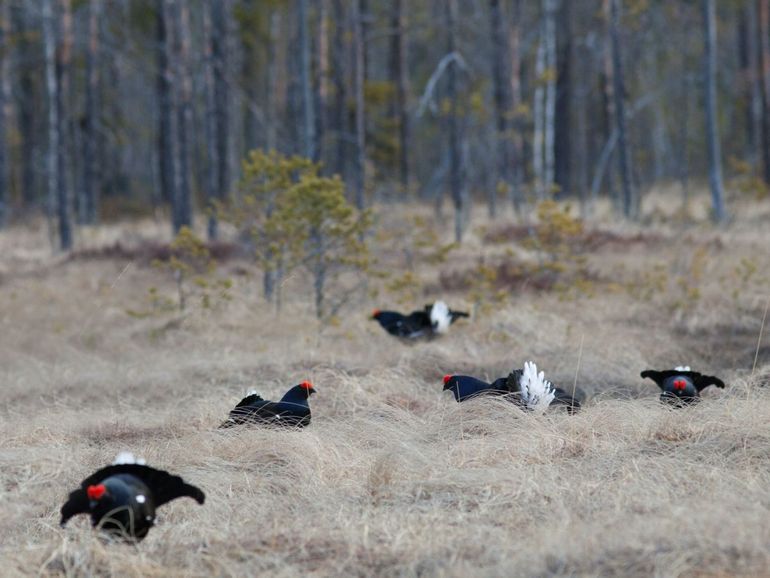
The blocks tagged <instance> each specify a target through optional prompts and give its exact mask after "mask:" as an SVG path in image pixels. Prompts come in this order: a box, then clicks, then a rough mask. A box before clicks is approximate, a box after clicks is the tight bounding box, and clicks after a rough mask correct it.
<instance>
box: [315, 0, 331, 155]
mask: <svg viewBox="0 0 770 578" xmlns="http://www.w3.org/2000/svg"><path fill="white" fill-rule="evenodd" d="M314 52H315V55H316V82H315V83H314V87H315V90H314V95H315V108H316V123H315V136H316V142H315V160H316V161H321V162H325V160H326V157H327V155H326V127H327V124H328V119H327V117H328V114H327V112H328V106H329V0H318V37H317V49H316V50H315V51H314Z"/></svg>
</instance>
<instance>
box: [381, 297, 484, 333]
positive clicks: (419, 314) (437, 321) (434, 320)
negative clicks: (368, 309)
mask: <svg viewBox="0 0 770 578" xmlns="http://www.w3.org/2000/svg"><path fill="white" fill-rule="evenodd" d="M461 317H469V315H468V313H465V312H464V311H453V310H451V309H449V307H448V306H447V304H446V303H444V302H443V301H436V302H435V303H433V304H432V305H426V306H425V307H424V308H423V309H422V310H420V311H412V312H411V313H410V314H409V315H404V314H403V313H399V312H397V311H381V310H379V309H375V310H374V312H373V313H372V319H374V320H376V321H378V322H379V324H380V325H381V326H382V328H383V329H385V331H387V332H388V333H390V334H391V335H393V336H395V337H400V338H402V339H418V338H421V337H426V338H430V337H435V336H436V335H440V334H443V333H446V332H447V331H449V326H450V325H452V324H453V323H454V322H455V321H457V320H458V319H460V318H461Z"/></svg>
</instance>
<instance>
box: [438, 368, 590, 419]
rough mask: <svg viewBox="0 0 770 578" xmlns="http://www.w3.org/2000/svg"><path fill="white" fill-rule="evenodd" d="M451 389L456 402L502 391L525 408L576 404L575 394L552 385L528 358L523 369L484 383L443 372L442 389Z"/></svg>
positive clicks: (574, 406)
mask: <svg viewBox="0 0 770 578" xmlns="http://www.w3.org/2000/svg"><path fill="white" fill-rule="evenodd" d="M447 390H449V391H451V392H452V395H454V398H455V400H457V401H458V402H461V401H465V400H467V399H470V398H473V397H476V396H479V395H504V396H510V400H511V401H513V402H514V403H516V404H517V405H519V406H520V407H522V408H524V409H528V410H544V409H546V408H548V407H549V406H557V405H558V406H563V407H566V409H567V410H568V411H569V412H570V413H573V412H575V411H577V410H578V409H579V408H580V401H579V400H578V399H577V397H576V396H573V395H570V394H569V393H567V392H566V391H565V390H563V389H561V388H559V387H555V386H554V385H553V384H552V383H551V382H550V381H548V380H547V379H545V374H544V372H542V371H540V372H538V370H537V365H535V363H534V362H531V361H528V362H526V363H525V364H524V368H523V369H514V370H513V371H512V372H511V373H510V374H509V375H508V376H507V377H501V378H499V379H496V380H495V381H493V382H492V383H487V382H485V381H482V380H480V379H477V378H475V377H471V376H469V375H445V376H444V391H447Z"/></svg>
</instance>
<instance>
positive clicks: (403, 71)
mask: <svg viewBox="0 0 770 578" xmlns="http://www.w3.org/2000/svg"><path fill="white" fill-rule="evenodd" d="M403 5H404V0H393V8H392V12H391V20H390V23H391V28H392V29H393V35H392V36H391V46H390V71H391V72H390V76H391V81H392V82H393V83H394V85H395V87H396V98H395V101H394V109H393V116H394V117H395V118H396V122H397V125H398V176H399V184H400V187H401V191H400V193H401V198H402V199H403V198H405V197H406V196H407V195H408V194H409V191H410V190H411V188H412V187H411V167H410V166H409V161H410V157H411V150H410V145H411V143H410V138H411V136H410V135H411V126H410V119H409V104H408V101H409V62H408V56H407V35H406V15H405V12H404V6H403Z"/></svg>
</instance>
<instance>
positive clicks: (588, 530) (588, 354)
mask: <svg viewBox="0 0 770 578" xmlns="http://www.w3.org/2000/svg"><path fill="white" fill-rule="evenodd" d="M655 200H656V199H651V200H650V201H649V204H648V205H646V206H645V215H646V217H645V221H644V224H640V225H633V226H631V225H627V224H619V223H616V222H613V221H612V220H611V219H609V218H600V219H598V220H597V222H596V223H594V224H592V225H590V226H589V229H590V232H592V233H594V234H593V236H590V235H589V237H590V238H591V239H594V241H591V242H586V247H587V249H586V252H585V255H584V257H585V259H587V265H586V267H587V270H588V271H590V272H591V279H592V284H591V289H590V291H587V292H586V293H583V292H578V293H572V292H569V291H566V292H565V291H557V290H553V289H552V288H551V289H548V288H545V287H540V286H539V285H537V284H534V283H533V284H531V285H528V284H527V282H526V280H524V282H523V283H520V284H519V285H516V286H515V287H516V288H515V289H511V288H510V287H508V288H503V289H504V291H505V295H504V296H503V298H502V299H500V300H499V301H498V300H493V299H491V298H490V300H489V301H488V302H483V301H480V302H479V303H476V304H475V305H479V306H474V303H473V302H472V300H471V298H470V297H469V292H468V291H467V290H465V289H464V288H463V286H462V283H461V282H457V281H456V279H457V278H463V277H462V273H463V271H466V272H467V271H468V270H471V269H472V268H473V267H474V266H475V265H474V264H475V263H476V262H477V261H478V260H479V258H480V256H484V258H485V259H486V260H487V261H486V262H488V263H491V262H493V261H494V259H495V258H501V256H502V255H507V256H508V257H509V258H510V259H524V260H526V259H528V258H529V259H533V258H534V257H533V256H532V255H531V251H528V250H526V249H523V248H521V247H520V246H519V244H518V243H517V242H516V241H515V240H514V241H510V242H505V241H504V239H505V238H506V237H505V236H506V234H507V233H505V224H504V223H503V222H502V221H501V222H500V223H499V224H495V225H489V223H488V222H486V219H485V217H484V214H483V211H482V210H481V209H478V210H477V212H478V214H477V215H475V216H474V221H473V223H474V224H473V226H471V228H470V229H469V233H468V238H467V240H466V242H465V243H464V245H463V247H462V248H461V249H457V250H455V251H453V252H451V253H450V254H449V257H448V259H447V260H446V261H445V262H444V263H440V264H435V265H423V266H420V267H419V270H418V275H419V278H420V279H421V281H422V282H423V283H424V286H425V287H426V290H425V291H424V292H422V293H421V294H420V295H419V297H417V300H416V302H413V303H412V304H413V305H414V306H417V307H421V306H422V305H423V304H424V303H426V302H428V301H431V300H433V299H437V298H443V299H446V300H447V301H448V302H449V304H450V305H451V306H453V307H456V308H468V309H471V310H473V311H474V316H473V318H472V319H471V320H470V321H461V322H458V323H457V324H456V325H454V326H453V327H452V331H451V332H450V333H449V335H447V336H446V337H444V338H442V339H437V340H434V341H431V342H424V343H418V344H414V345H406V344H403V343H400V342H398V341H397V340H395V339H393V338H390V337H389V336H388V335H386V334H385V333H384V332H383V331H382V330H381V329H380V328H379V327H378V326H377V324H376V323H373V322H371V321H370V320H369V319H368V316H369V312H370V311H371V310H372V308H374V307H375V306H381V307H385V306H390V307H394V308H395V307H402V306H400V305H398V303H397V300H396V298H397V296H395V295H392V294H388V293H387V292H385V291H384V290H382V288H380V289H381V291H380V293H379V295H378V296H376V297H374V296H366V295H363V296H360V297H357V298H356V299H355V300H353V301H352V302H351V303H350V305H349V307H348V308H347V309H345V310H344V313H343V315H341V317H340V319H339V322H338V323H335V324H334V325H331V326H327V327H324V328H323V330H321V331H319V326H318V324H317V322H316V321H315V319H314V317H313V315H312V311H311V308H310V305H309V298H308V297H307V295H308V287H307V285H308V284H307V283H304V282H303V278H302V276H301V275H299V274H298V275H297V276H295V277H293V278H292V279H290V281H289V283H287V287H286V303H285V306H284V311H283V313H282V315H281V316H280V317H277V316H276V315H275V314H274V313H273V311H272V310H271V309H270V307H268V306H267V305H265V303H264V301H263V300H262V298H261V296H260V291H259V278H258V276H257V275H256V273H255V272H254V270H253V266H252V265H251V264H249V263H248V262H247V261H241V260H239V259H230V260H227V261H224V262H223V263H222V264H221V270H222V272H223V273H224V274H227V275H229V276H231V277H232V278H233V279H234V280H235V286H234V288H233V291H232V296H233V298H232V300H231V301H230V302H229V303H225V304H221V305H217V306H216V307H214V308H213V309H212V310H201V309H196V308H191V310H190V311H188V312H187V313H186V315H184V316H183V317H179V316H175V315H152V316H148V317H143V318H140V317H137V316H135V315H134V316H132V315H129V314H128V313H127V311H128V310H132V309H137V308H141V307H142V304H143V302H144V301H145V300H146V294H147V290H148V288H149V287H152V286H157V287H159V288H161V289H162V290H172V289H173V286H172V283H170V282H169V280H168V278H167V277H164V275H163V273H162V272H160V271H158V270H157V269H155V268H153V267H151V266H150V265H149V264H148V263H147V262H146V260H143V259H142V258H140V257H132V256H131V253H130V252H127V254H126V255H124V256H120V255H115V254H113V253H111V252H110V251H104V252H102V253H100V252H99V250H98V249H99V248H100V247H110V246H112V245H113V244H114V243H115V242H116V241H118V240H120V241H121V243H122V246H123V247H141V246H142V244H143V243H148V242H150V241H153V242H157V241H159V240H161V241H162V240H163V239H164V238H165V240H166V241H167V240H168V238H167V237H168V233H167V231H166V226H165V223H163V225H160V224H153V223H147V222H144V223H138V224H123V225H119V226H118V225H106V226H104V227H103V228H99V229H97V230H93V231H86V232H84V233H82V235H83V237H82V238H81V239H80V240H79V246H80V247H81V248H84V247H85V248H91V249H94V250H93V251H91V252H88V253H84V254H81V256H80V257H77V256H76V257H74V258H66V257H64V256H56V255H51V253H50V250H49V248H48V247H49V245H48V241H47V236H46V232H45V229H44V228H43V227H42V225H41V226H40V227H38V228H35V227H32V228H13V229H11V230H8V231H4V232H2V233H0V392H1V393H2V395H1V396H0V563H1V564H2V566H1V567H0V574H1V575H2V576H4V577H5V576H9V577H10V576H27V575H43V576H137V577H147V576H157V577H164V578H165V577H172V576H458V577H459V576H583V575H587V576H595V575H605V576H606V575H616V576H667V577H668V576H764V575H770V388H767V387H764V386H766V385H767V384H768V380H770V335H768V336H767V338H766V339H764V340H763V343H761V344H760V346H759V349H758V350H757V342H758V337H759V333H760V327H761V324H762V317H763V312H764V311H765V304H766V303H767V299H768V296H770V225H768V223H770V204H768V203H765V204H756V203H754V204H752V205H751V206H750V207H743V208H737V209H735V208H733V211H734V220H733V221H732V222H731V223H730V224H729V225H727V226H726V227H724V228H721V229H715V228H713V227H712V226H711V225H710V224H708V222H707V221H706V219H705V212H704V211H702V210H701V211H698V210H697V207H696V210H694V211H693V214H694V215H695V218H694V219H692V220H688V221H684V220H681V219H679V218H677V217H676V215H675V214H670V215H666V214H665V212H664V211H663V210H662V209H660V208H658V207H657V206H656V204H655V202H654V201H655ZM658 201H659V202H658V204H659V206H660V207H665V206H666V199H665V198H661V199H658ZM386 212H387V211H386ZM388 219H390V220H391V221H392V220H394V216H393V215H391V216H390V217H388ZM388 219H386V218H382V219H381V221H380V222H381V226H383V227H387V226H388V222H389V220H388ZM495 227H496V228H497V229H496V230H499V231H502V232H500V234H499V235H498V236H497V237H498V241H497V242H490V241H489V235H488V233H489V230H491V229H492V228H495ZM449 234H450V232H449V231H446V235H447V237H448V236H449ZM500 237H501V238H503V242H501V241H500V240H499V238H500ZM392 245H393V244H392V243H381V244H380V246H379V247H375V254H376V255H377V256H378V259H379V260H380V263H381V266H382V267H386V268H391V269H392V268H397V267H401V266H403V265H402V264H400V261H399V259H400V257H399V254H398V252H397V251H396V250H395V249H394V248H393V246H392ZM136 254H137V255H138V253H136ZM451 279H455V281H453V282H451V283H450V282H449V281H448V280H451ZM442 280H443V281H442ZM372 283H373V285H376V284H378V283H380V281H377V280H375V281H372ZM383 283H384V282H383ZM373 288H374V287H373ZM402 308H407V307H405V306H404V307H402ZM766 329H768V328H766ZM766 333H770V331H767V332H766ZM757 351H758V360H757V365H756V368H755V369H754V371H752V370H753V366H754V360H755V354H756V353H757ZM528 359H533V360H535V361H536V362H537V363H538V365H540V366H541V368H542V369H544V370H545V372H546V375H547V376H548V377H549V378H550V379H551V380H552V381H554V382H555V383H556V384H558V385H561V386H562V387H564V388H565V389H570V388H571V387H572V386H573V384H574V383H575V381H576V383H577V387H578V388H580V390H582V391H583V392H584V393H585V396H586V401H585V404H584V410H583V411H581V412H580V413H578V414H577V415H575V416H568V415H566V414H563V413H548V414H545V415H533V414H525V413H523V412H522V411H520V410H519V409H517V408H516V407H515V406H514V405H512V404H509V403H507V402H504V401H500V400H494V399H489V398H487V399H478V400H472V401H470V402H466V403H463V404H457V403H455V402H454V400H453V399H452V398H451V396H450V395H449V394H448V393H442V391H441V389H442V384H441V378H442V376H443V375H444V374H445V373H451V372H465V373H470V374H474V375H477V376H479V377H487V378H494V377H498V376H500V375H502V374H504V373H507V372H508V371H509V370H510V369H511V368H513V367H521V366H522V364H523V362H524V361H526V360H528ZM680 364H688V365H691V366H693V368H694V369H698V370H701V371H703V372H706V373H714V374H716V375H719V376H721V377H722V378H723V379H724V380H725V381H726V382H727V383H728V387H727V388H726V389H725V390H718V389H715V388H709V389H708V390H706V391H705V392H704V400H703V401H702V403H700V404H699V405H697V406H696V407H692V408H688V409H684V410H678V411H677V410H671V409H668V408H666V407H663V406H661V404H660V403H659V402H658V394H659V390H658V388H657V387H656V386H655V384H654V383H652V382H651V381H647V382H645V381H643V380H641V379H640V377H639V372H640V371H641V370H643V369H647V368H657V369H665V368H668V367H673V366H675V365H680ZM304 379H310V380H311V381H313V383H314V384H315V385H316V388H317V390H318V394H317V395H315V396H314V397H313V398H312V399H311V407H312V411H313V423H312V425H311V426H310V427H309V428H307V429H305V430H303V431H272V430H269V429H258V428H251V429H249V428H246V429H235V428H234V429H231V430H227V431H218V430H217V426H218V425H219V423H220V422H221V421H222V419H223V418H224V417H225V416H226V414H227V412H228V411H229V410H230V409H231V408H232V407H233V405H234V404H235V403H236V402H237V401H238V400H239V399H240V398H241V397H242V396H243V394H244V393H245V392H246V391H247V390H248V389H250V388H252V387H253V388H255V389H257V390H258V391H259V392H260V393H262V394H263V395H264V396H265V397H268V398H272V399H274V398H277V397H279V396H281V395H282V394H283V393H284V391H285V390H286V389H288V388H289V387H290V386H291V385H293V384H296V383H298V382H299V381H302V380H304ZM121 450H130V451H133V452H134V453H136V454H137V455H141V456H143V457H145V458H146V459H147V462H148V463H149V464H151V465H155V466H157V467H161V468H164V469H168V470H170V471H172V472H174V473H178V474H180V475H182V476H183V477H184V478H185V479H186V480H187V481H188V482H190V483H193V484H196V485H198V486H199V487H201V488H202V489H203V490H204V491H205V492H206V495H207V501H206V504H205V505H204V506H202V507H200V506H198V505H197V504H195V503H194V502H192V500H178V501H175V502H173V503H171V504H169V505H167V506H165V507H164V508H162V509H161V510H160V515H159V519H158V524H157V527H155V528H154V529H153V530H152V531H151V532H150V534H149V536H148V538H147V539H146V540H145V541H144V542H142V543H141V544H139V545H138V546H126V545H115V544H107V543H104V542H102V541H100V540H99V539H98V538H97V537H96V536H95V534H94V532H93V531H92V530H91V528H90V524H89V522H88V519H87V518H86V517H84V516H83V517H80V518H78V519H75V520H72V521H71V522H70V524H69V526H68V527H67V528H65V529H61V528H59V526H58V521H59V515H58V511H59V508H60V506H61V504H62V502H63V500H64V499H65V498H66V496H67V493H68V492H69V491H70V490H71V489H74V487H75V486H76V484H78V483H79V482H80V481H81V480H82V479H83V478H84V477H86V476H87V475H89V474H90V473H92V472H93V471H94V470H96V469H97V468H99V467H101V466H102V465H105V464H106V463H108V462H109V461H111V460H112V458H113V457H114V456H115V455H116V454H117V453H118V452H119V451H121Z"/></svg>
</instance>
